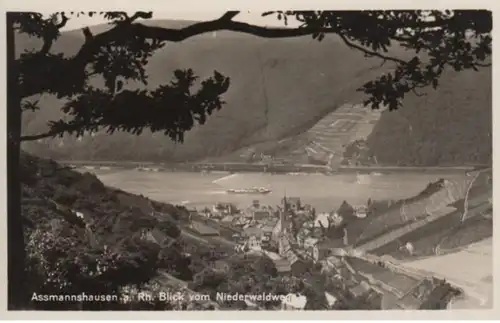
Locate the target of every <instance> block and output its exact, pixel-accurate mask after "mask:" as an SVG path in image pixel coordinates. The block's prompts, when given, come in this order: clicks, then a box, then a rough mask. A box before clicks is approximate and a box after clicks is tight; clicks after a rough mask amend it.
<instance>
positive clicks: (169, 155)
mask: <svg viewBox="0 0 500 323" xmlns="http://www.w3.org/2000/svg"><path fill="white" fill-rule="evenodd" d="M150 23H151V24H154V25H159V26H168V27H178V26H182V25H186V24H188V23H190V22H180V21H163V20H156V21H151V22H150ZM101 28H102V26H96V27H95V28H94V29H95V30H97V29H101ZM82 43H83V35H82V34H81V32H80V31H69V32H66V33H64V34H63V35H62V37H61V38H60V39H59V40H58V41H57V42H56V43H55V45H54V52H64V53H65V54H66V55H72V54H74V53H75V52H76V50H77V49H78V48H79V46H80V45H81V44H82ZM37 46H40V42H37V41H36V40H34V39H31V38H27V37H24V36H19V37H17V38H16V49H17V51H18V52H21V51H22V50H25V49H29V48H33V47H37ZM392 52H393V53H395V54H397V55H401V56H405V55H407V53H405V52H403V51H400V50H399V49H397V48H394V49H392ZM333 58H334V59H333ZM188 67H192V68H193V69H194V71H195V73H197V74H198V75H200V76H201V77H206V76H209V75H211V73H212V71H213V70H214V69H216V70H218V71H220V72H221V73H223V74H225V75H227V76H229V77H231V87H230V90H229V92H228V93H227V94H226V95H225V97H224V99H225V100H226V101H227V105H226V106H225V107H224V108H223V109H222V110H221V111H219V112H217V113H215V114H214V115H213V116H212V117H211V118H210V119H209V121H208V122H207V123H206V124H205V125H203V126H199V127H196V128H195V129H193V130H192V131H190V132H189V133H188V134H187V137H186V140H185V142H184V144H182V145H181V144H174V143H172V142H171V141H169V140H167V139H166V138H165V137H164V136H163V135H161V134H151V133H148V132H146V133H144V134H143V135H141V136H138V137H135V136H132V135H128V134H124V133H118V134H115V135H113V136H106V135H104V134H102V133H99V134H97V136H96V137H87V138H84V139H83V140H82V141H77V140H76V139H75V138H71V137H64V138H63V139H61V140H59V139H56V140H42V141H41V142H30V143H26V144H25V145H24V148H25V149H27V150H28V151H31V152H33V153H35V154H38V155H41V156H45V157H52V158H55V159H77V160H131V161H134V160H135V161H141V160H142V161H157V162H165V161H185V160H199V159H205V158H207V157H214V156H215V157H223V156H226V155H227V154H230V153H232V152H234V151H238V150H240V149H243V148H249V147H252V146H253V145H263V146H264V148H265V150H266V151H267V152H269V153H271V154H278V155H293V154H294V151H295V150H296V149H298V148H300V147H296V146H294V145H293V144H290V143H288V144H290V145H289V146H286V145H285V147H283V144H284V143H285V144H287V143H286V139H290V141H291V142H292V143H293V141H294V140H295V138H297V136H298V135H300V134H304V133H307V139H308V140H313V141H317V142H318V143H319V144H320V145H323V146H327V148H328V147H329V149H330V150H338V149H339V145H336V144H334V142H335V140H336V139H335V138H333V139H328V138H326V139H327V140H326V141H325V140H324V139H325V138H323V137H324V136H323V134H318V133H314V131H315V130H314V129H313V130H311V131H309V132H307V131H308V130H309V129H311V128H312V127H313V126H314V125H315V124H316V123H318V122H319V121H321V120H322V119H323V118H324V117H325V116H329V115H330V113H332V112H333V111H335V110H337V109H338V108H340V107H341V106H344V105H345V104H357V103H359V102H361V100H362V99H363V98H364V97H363V95H362V94H361V93H359V92H357V91H356V89H357V88H358V87H359V86H361V85H362V84H363V83H364V82H365V81H367V80H369V79H372V78H374V77H377V76H379V75H380V74H381V73H382V72H383V71H384V70H387V69H390V68H391V66H390V64H386V65H384V66H380V62H379V61H378V60H375V59H366V58H364V57H363V55H362V54H360V53H358V52H356V51H353V50H351V49H348V48H347V47H346V46H345V45H344V44H343V43H342V42H341V41H340V40H339V39H337V38H335V37H328V38H327V39H325V41H323V42H321V43H319V42H317V41H314V40H312V39H311V38H309V37H300V38H294V39H280V40H266V39H260V38H256V37H253V36H248V35H241V34H236V33H225V32H220V33H217V37H215V38H214V37H213V36H212V35H201V36H199V37H195V38H193V39H190V40H187V41H185V42H182V43H178V44H177V43H176V44H168V46H166V48H165V49H163V50H162V51H161V52H159V53H158V54H157V55H156V56H154V57H153V59H152V60H151V62H150V64H149V65H148V71H149V75H150V77H149V86H151V87H156V86H157V85H158V84H161V83H163V82H166V81H169V80H170V78H171V75H172V71H173V70H174V69H176V68H188ZM128 86H131V87H133V86H136V85H134V84H129V85H128ZM424 90H425V91H424V92H426V93H427V95H423V96H417V95H415V94H410V95H408V96H407V97H406V99H405V101H404V106H403V108H402V109H401V110H400V111H398V112H383V113H382V117H381V120H380V121H379V122H378V124H377V125H376V126H375V129H374V133H373V134H372V135H371V136H370V137H369V146H370V149H371V150H372V151H373V152H374V153H375V155H376V156H377V158H378V161H379V163H381V164H384V165H445V166H449V165H464V164H477V163H479V164H484V163H486V164H488V163H491V150H492V148H491V142H492V141H491V140H492V139H491V130H492V125H491V69H481V70H480V71H479V72H464V73H460V74H458V73H455V72H452V71H447V72H446V73H445V75H444V76H443V79H442V80H441V81H440V87H439V89H438V91H434V90H432V89H424ZM40 105H41V110H40V111H37V112H36V113H26V114H25V115H24V117H23V133H24V134H36V133H40V132H43V131H44V130H45V129H46V122H47V121H49V120H53V119H55V118H59V117H60V116H61V112H60V111H59V108H60V106H61V102H58V101H57V100H56V99H55V98H54V97H51V96H49V95H44V96H43V97H41V98H40ZM330 117H331V115H330ZM327 121H328V122H330V121H331V120H330V119H328V120H327ZM311 135H312V136H311ZM311 137H312V138H311ZM334 137H335V136H334ZM336 137H339V136H336ZM282 140H284V141H282ZM302 157H303V154H302Z"/></svg>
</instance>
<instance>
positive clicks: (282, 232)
mask: <svg viewBox="0 0 500 323" xmlns="http://www.w3.org/2000/svg"><path fill="white" fill-rule="evenodd" d="M282 204H283V208H282V210H281V211H280V219H279V234H278V237H279V238H278V239H279V253H280V254H281V255H283V254H284V253H285V252H286V251H287V250H288V249H289V247H290V246H289V242H288V240H287V236H286V235H287V231H288V219H287V218H288V201H287V198H286V193H285V195H284V196H283V200H282Z"/></svg>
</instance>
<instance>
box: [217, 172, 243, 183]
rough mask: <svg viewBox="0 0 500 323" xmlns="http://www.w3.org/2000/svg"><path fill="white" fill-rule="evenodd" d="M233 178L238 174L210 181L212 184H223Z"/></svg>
mask: <svg viewBox="0 0 500 323" xmlns="http://www.w3.org/2000/svg"><path fill="white" fill-rule="evenodd" d="M235 176H238V174H231V175H227V176H224V177H221V178H218V179H216V180H213V181H212V184H218V183H220V182H224V181H227V180H228V179H231V178H233V177H235Z"/></svg>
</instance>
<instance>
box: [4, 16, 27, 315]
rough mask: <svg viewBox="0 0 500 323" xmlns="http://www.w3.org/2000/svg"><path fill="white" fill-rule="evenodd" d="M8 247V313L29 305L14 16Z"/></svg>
mask: <svg viewBox="0 0 500 323" xmlns="http://www.w3.org/2000/svg"><path fill="white" fill-rule="evenodd" d="M6 18H7V135H8V136H7V194H8V199H7V214H8V215H7V240H8V242H7V244H8V264H7V267H8V283H7V284H8V287H7V288H8V309H9V310H13V309H21V308H22V307H23V305H24V304H26V300H27V299H26V297H25V291H26V289H25V288H24V286H23V285H24V283H25V281H26V279H25V269H24V264H25V254H26V251H25V244H24V236H23V223H22V217H21V182H20V176H19V175H20V153H21V150H20V137H21V105H20V102H21V101H20V98H19V92H18V88H17V86H18V83H17V81H18V80H17V71H16V66H15V59H16V57H15V39H14V26H13V23H14V19H13V18H14V17H13V13H7V15H6Z"/></svg>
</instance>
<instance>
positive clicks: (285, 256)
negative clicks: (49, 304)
mask: <svg viewBox="0 0 500 323" xmlns="http://www.w3.org/2000/svg"><path fill="white" fill-rule="evenodd" d="M370 203H371V201H370V200H369V201H368V203H367V205H361V206H351V205H349V204H348V203H347V202H346V201H344V202H343V203H342V205H340V207H339V208H338V209H337V210H334V211H332V212H330V213H316V210H315V208H314V207H313V206H311V205H308V204H303V202H302V201H301V199H300V198H299V197H286V196H284V197H283V198H282V199H281V203H280V205H278V206H276V207H272V206H269V205H262V204H261V203H260V201H259V200H254V201H253V203H252V204H251V205H250V206H248V207H247V208H246V209H244V210H241V209H238V208H237V207H236V206H235V205H233V204H231V203H217V204H216V205H214V206H213V207H212V209H209V208H204V209H202V210H195V209H193V210H190V211H189V223H190V224H189V230H192V231H193V233H196V234H198V235H199V236H202V237H204V238H205V239H207V240H206V241H207V242H208V243H218V244H219V245H221V246H223V245H226V247H231V248H232V251H233V252H236V253H242V254H259V255H265V256H267V257H268V258H269V259H271V260H272V262H273V263H274V265H275V267H276V269H277V271H278V274H279V275H283V276H285V275H289V276H293V277H301V278H304V277H305V278H304V283H306V284H309V285H310V286H312V287H313V288H315V287H316V286H317V285H318V284H321V285H322V286H319V290H324V294H325V295H324V296H325V297H324V299H325V300H326V302H327V305H326V307H325V309H336V303H337V302H338V301H339V298H340V297H341V296H340V295H339V290H340V289H342V290H345V291H347V292H348V294H349V296H348V297H349V298H350V299H351V300H357V301H360V300H361V301H360V302H362V303H363V304H364V306H365V307H366V309H380V308H383V309H419V308H421V306H422V303H423V302H424V300H425V299H426V298H427V297H428V296H429V294H430V293H431V292H432V291H433V290H434V289H435V287H436V286H438V285H439V284H440V283H442V282H443V281H441V280H439V279H436V278H434V277H432V276H426V275H420V274H419V273H413V272H411V273H410V272H405V271H404V270H401V269H399V268H397V266H393V267H388V266H387V264H386V263H385V262H384V261H382V260H381V259H379V258H377V257H374V256H373V255H363V254H360V253H359V251H358V252H357V253H356V250H355V249H353V247H352V245H353V244H354V243H355V242H357V241H356V240H357V239H359V236H362V233H363V231H364V229H365V228H366V227H367V226H368V223H370V222H371V221H372V219H370V214H369V212H368V209H369V206H370V205H369V204H370ZM355 239H356V240H355ZM350 240H351V241H350ZM353 240H354V241H353ZM224 241H225V242H226V243H224ZM399 249H401V250H403V252H406V253H408V254H411V253H413V246H412V245H411V243H407V244H403V245H402V246H400V248H399ZM317 273H321V274H325V273H326V274H327V275H328V276H329V277H332V280H331V281H330V282H323V283H318V279H317ZM339 284H340V285H341V286H342V288H339ZM442 293H443V295H441V296H439V297H440V298H442V301H443V302H445V303H447V298H448V297H451V296H450V295H448V294H447V293H448V291H446V290H443V291H442ZM307 301H308V300H307V297H306V296H304V295H302V296H294V297H292V298H291V299H290V298H287V299H286V300H285V301H284V302H283V303H282V304H281V307H280V308H281V309H283V310H301V309H304V307H305V306H306V303H307ZM443 304H444V303H443ZM247 305H249V306H251V305H255V304H247ZM443 306H445V305H443Z"/></svg>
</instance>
